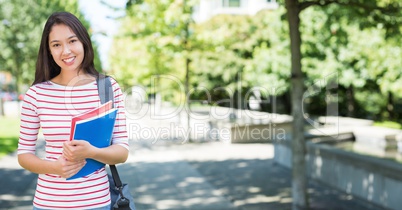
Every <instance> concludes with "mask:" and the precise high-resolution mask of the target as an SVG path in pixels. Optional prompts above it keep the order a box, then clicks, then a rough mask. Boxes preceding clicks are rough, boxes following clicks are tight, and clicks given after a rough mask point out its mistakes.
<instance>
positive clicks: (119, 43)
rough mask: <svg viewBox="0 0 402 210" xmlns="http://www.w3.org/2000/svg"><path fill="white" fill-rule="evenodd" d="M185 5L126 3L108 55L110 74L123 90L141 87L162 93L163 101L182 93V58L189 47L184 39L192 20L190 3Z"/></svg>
mask: <svg viewBox="0 0 402 210" xmlns="http://www.w3.org/2000/svg"><path fill="white" fill-rule="evenodd" d="M187 3H188V4H187V5H184V2H183V1H180V0H166V1H157V0H145V1H141V2H137V1H135V2H131V3H130V4H129V6H128V8H127V12H126V13H127V16H126V17H124V18H123V19H122V20H121V23H122V27H121V28H120V31H119V33H118V35H117V36H116V37H114V42H113V46H112V49H111V53H110V60H111V68H112V73H113V75H115V76H116V78H117V79H118V80H119V81H120V83H121V84H122V85H123V86H124V87H125V88H129V87H132V86H134V85H141V86H145V87H147V88H148V91H149V92H150V93H154V92H160V91H161V90H164V91H165V92H166V94H164V95H163V97H165V98H164V99H165V100H173V101H174V100H175V99H174V98H175V97H176V96H178V95H183V94H184V92H183V90H182V89H183V88H182V86H183V82H184V75H185V70H184V69H185V68H184V65H185V61H184V58H185V57H186V56H187V55H188V52H187V51H188V48H189V45H190V44H187V46H186V45H185V44H184V42H185V41H184V39H186V37H185V31H186V27H187V25H186V24H188V23H189V22H190V21H191V20H190V10H189V8H191V4H190V3H191V2H187ZM187 42H188V43H191V40H187ZM168 90H169V91H168ZM179 98H181V97H179ZM176 102H178V101H176Z"/></svg>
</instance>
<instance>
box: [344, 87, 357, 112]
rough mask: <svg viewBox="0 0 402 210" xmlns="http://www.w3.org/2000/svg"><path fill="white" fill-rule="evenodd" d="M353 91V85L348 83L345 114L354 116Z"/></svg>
mask: <svg viewBox="0 0 402 210" xmlns="http://www.w3.org/2000/svg"><path fill="white" fill-rule="evenodd" d="M354 95H355V93H354V90H353V86H352V85H350V86H349V87H348V89H347V91H346V98H347V101H348V102H347V105H348V107H347V110H348V113H347V116H348V117H354V116H355V96H354Z"/></svg>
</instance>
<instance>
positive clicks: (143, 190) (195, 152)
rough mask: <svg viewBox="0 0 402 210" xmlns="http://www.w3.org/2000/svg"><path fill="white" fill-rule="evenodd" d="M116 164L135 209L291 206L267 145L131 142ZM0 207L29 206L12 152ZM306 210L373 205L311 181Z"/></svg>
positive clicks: (27, 187) (4, 163)
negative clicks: (124, 160)
mask: <svg viewBox="0 0 402 210" xmlns="http://www.w3.org/2000/svg"><path fill="white" fill-rule="evenodd" d="M131 143H132V144H131V145H132V146H131V147H132V148H131V154H130V157H129V159H128V161H127V163H125V164H123V165H119V166H118V168H119V172H120V174H121V177H122V179H123V180H124V181H125V182H128V183H129V185H130V186H131V190H132V193H133V194H134V196H135V200H136V207H137V209H139V210H141V209H219V210H220V209H222V210H223V209H252V210H254V209H275V210H276V209H281V210H286V209H291V203H292V199H291V194H290V191H291V189H290V186H291V185H290V179H291V172H290V171H289V170H288V169H286V168H283V167H281V166H279V165H276V164H275V163H274V162H273V160H272V158H273V155H274V154H273V146H272V145H270V144H227V143H222V142H209V143H186V144H181V143H174V142H171V141H170V142H168V141H157V142H154V144H152V143H151V141H140V140H136V141H132V142H131ZM0 168H1V169H0V176H1V177H2V179H0V186H1V187H0V209H13V210H16V209H32V207H31V200H32V195H33V192H34V186H35V179H36V176H35V175H33V174H30V173H28V172H26V171H24V170H22V169H21V168H20V167H19V165H18V163H17V160H16V158H15V154H12V155H10V156H7V157H4V158H3V159H1V160H0ZM308 192H309V196H310V204H311V209H320V210H321V209H323V210H324V209H325V210H328V209H337V210H339V209H352V210H359V209H361V210H363V209H364V210H369V209H378V208H376V207H374V206H372V205H370V204H367V203H365V202H363V201H361V200H359V199H357V198H354V197H352V196H351V195H347V194H344V193H340V192H339V191H337V190H335V189H331V188H328V187H326V186H323V185H320V184H319V183H317V182H315V181H310V183H309V186H308Z"/></svg>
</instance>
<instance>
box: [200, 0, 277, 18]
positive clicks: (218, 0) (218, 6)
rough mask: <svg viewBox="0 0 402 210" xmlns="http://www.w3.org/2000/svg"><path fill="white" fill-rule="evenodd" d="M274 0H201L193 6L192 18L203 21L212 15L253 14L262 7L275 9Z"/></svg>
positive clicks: (262, 8) (275, 3)
mask: <svg viewBox="0 0 402 210" xmlns="http://www.w3.org/2000/svg"><path fill="white" fill-rule="evenodd" d="M277 8H278V3H277V2H276V0H201V1H200V3H199V5H198V6H196V7H195V8H194V20H195V21H196V22H203V21H206V20H208V19H210V18H211V17H213V16H214V15H219V14H231V15H255V14H256V13H258V12H259V11H261V10H264V9H277Z"/></svg>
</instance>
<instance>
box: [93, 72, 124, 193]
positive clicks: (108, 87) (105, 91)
mask: <svg viewBox="0 0 402 210" xmlns="http://www.w3.org/2000/svg"><path fill="white" fill-rule="evenodd" d="M96 85H97V86H98V92H99V98H100V101H101V103H102V104H104V103H106V102H108V101H110V100H112V107H114V97H113V88H112V83H111V82H110V78H109V77H108V76H105V75H99V76H98V77H97V78H96ZM109 168H110V171H111V172H112V176H113V181H114V184H115V186H116V188H118V189H120V188H121V187H122V186H123V184H122V183H121V180H120V177H119V173H118V172H117V168H116V166H115V165H109Z"/></svg>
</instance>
